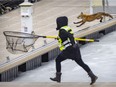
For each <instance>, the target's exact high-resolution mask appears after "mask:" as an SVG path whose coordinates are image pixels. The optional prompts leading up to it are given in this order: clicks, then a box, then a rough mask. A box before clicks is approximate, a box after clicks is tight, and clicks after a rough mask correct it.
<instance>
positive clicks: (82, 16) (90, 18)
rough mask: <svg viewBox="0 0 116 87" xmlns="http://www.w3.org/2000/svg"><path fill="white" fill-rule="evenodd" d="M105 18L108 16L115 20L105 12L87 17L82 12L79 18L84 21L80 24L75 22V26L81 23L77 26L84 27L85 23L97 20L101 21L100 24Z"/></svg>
mask: <svg viewBox="0 0 116 87" xmlns="http://www.w3.org/2000/svg"><path fill="white" fill-rule="evenodd" d="M104 16H108V17H110V18H112V19H113V16H112V15H110V14H108V13H105V12H98V13H95V14H91V15H86V14H83V12H81V14H80V15H79V16H78V17H77V18H78V19H82V20H81V21H79V22H74V24H79V23H81V24H80V25H78V26H77V27H79V26H81V25H83V24H84V23H85V22H91V21H94V20H95V19H100V22H102V20H103V17H104Z"/></svg>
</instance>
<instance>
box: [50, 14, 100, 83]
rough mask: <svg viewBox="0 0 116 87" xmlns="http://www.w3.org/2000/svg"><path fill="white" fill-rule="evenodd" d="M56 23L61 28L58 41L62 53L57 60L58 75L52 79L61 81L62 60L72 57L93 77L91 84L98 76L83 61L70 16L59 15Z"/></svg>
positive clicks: (58, 28)
mask: <svg viewBox="0 0 116 87" xmlns="http://www.w3.org/2000/svg"><path fill="white" fill-rule="evenodd" d="M56 23H57V28H56V30H59V35H58V36H59V38H58V43H59V48H60V51H61V53H60V54H59V55H58V56H57V58H56V60H55V62H56V76H55V77H54V78H50V79H51V80H52V81H56V82H61V74H62V73H61V62H62V61H64V60H66V59H72V60H74V61H75V62H76V63H77V64H78V65H80V66H81V67H82V68H83V69H84V70H85V71H86V72H87V73H88V75H89V76H90V78H91V83H90V85H92V84H93V83H95V81H96V80H97V78H98V77H97V76H95V75H94V74H93V72H92V71H91V69H90V68H89V66H88V65H87V64H85V63H84V62H83V60H82V58H81V53H80V49H79V47H78V45H77V43H76V42H75V40H74V37H73V32H72V29H71V28H70V27H69V26H68V18H67V17H66V16H61V17H58V18H57V19H56Z"/></svg>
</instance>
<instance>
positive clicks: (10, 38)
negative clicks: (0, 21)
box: [3, 31, 99, 54]
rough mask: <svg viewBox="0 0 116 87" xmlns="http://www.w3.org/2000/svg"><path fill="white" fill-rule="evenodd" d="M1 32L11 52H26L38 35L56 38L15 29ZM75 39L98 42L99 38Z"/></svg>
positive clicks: (55, 37)
mask: <svg viewBox="0 0 116 87" xmlns="http://www.w3.org/2000/svg"><path fill="white" fill-rule="evenodd" d="M3 33H4V35H5V37H6V49H7V50H8V51H9V52H10V53H13V54H17V53H24V52H28V50H29V49H30V48H31V47H33V45H34V43H35V41H36V40H37V39H38V38H39V37H41V38H53V39H58V37H57V36H40V35H35V34H29V33H23V32H15V31H4V32H3ZM75 40H78V41H89V42H99V40H96V39H83V38H75Z"/></svg>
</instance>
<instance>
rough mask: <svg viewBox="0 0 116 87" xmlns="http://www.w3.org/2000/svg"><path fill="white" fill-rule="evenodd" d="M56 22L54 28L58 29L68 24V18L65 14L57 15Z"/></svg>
mask: <svg viewBox="0 0 116 87" xmlns="http://www.w3.org/2000/svg"><path fill="white" fill-rule="evenodd" d="M56 24H57V28H56V30H59V29H60V28H61V27H63V26H67V25H68V18H67V17H66V16H61V17H58V18H57V19H56Z"/></svg>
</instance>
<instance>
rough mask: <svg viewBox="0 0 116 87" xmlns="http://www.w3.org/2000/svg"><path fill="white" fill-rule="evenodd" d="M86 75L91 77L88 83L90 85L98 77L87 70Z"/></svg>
mask: <svg viewBox="0 0 116 87" xmlns="http://www.w3.org/2000/svg"><path fill="white" fill-rule="evenodd" d="M88 75H89V76H90V78H91V83H90V85H92V84H93V83H95V82H96V80H97V79H98V77H97V76H95V75H94V74H93V72H92V71H90V72H88Z"/></svg>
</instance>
